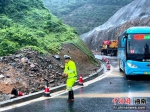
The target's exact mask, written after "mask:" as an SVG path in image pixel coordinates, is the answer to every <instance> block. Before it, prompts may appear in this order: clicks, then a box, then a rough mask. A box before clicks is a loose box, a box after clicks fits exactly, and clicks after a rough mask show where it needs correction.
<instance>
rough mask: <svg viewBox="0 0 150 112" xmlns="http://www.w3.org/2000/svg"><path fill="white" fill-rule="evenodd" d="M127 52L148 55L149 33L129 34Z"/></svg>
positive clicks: (149, 52) (149, 53)
mask: <svg viewBox="0 0 150 112" xmlns="http://www.w3.org/2000/svg"><path fill="white" fill-rule="evenodd" d="M127 54H128V55H130V54H139V55H150V34H129V35H128V39H127Z"/></svg>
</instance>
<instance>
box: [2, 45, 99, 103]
mask: <svg viewBox="0 0 150 112" xmlns="http://www.w3.org/2000/svg"><path fill="white" fill-rule="evenodd" d="M62 47H63V48H62V50H61V51H60V54H59V56H60V57H59V59H58V56H57V57H56V55H55V54H54V55H52V56H50V55H41V54H39V53H37V52H36V51H33V50H31V49H24V50H22V51H18V52H17V53H16V54H13V55H10V56H3V57H0V101H4V100H7V99H8V96H7V95H6V96H5V94H9V93H10V92H11V90H12V88H14V87H16V88H17V90H19V91H21V92H23V93H27V94H30V93H32V92H36V91H41V90H44V87H45V85H46V81H45V79H46V80H48V84H49V87H50V88H51V87H54V86H59V85H62V84H65V83H66V78H62V76H61V74H62V72H63V69H64V58H63V56H64V54H67V55H70V56H71V58H72V60H74V61H75V63H76V66H77V72H78V74H83V76H87V75H89V74H90V73H92V72H93V71H94V70H95V69H98V68H99V67H97V66H96V65H93V64H92V63H91V62H90V61H89V59H88V57H87V55H85V54H84V53H83V52H82V51H80V50H79V49H78V48H76V47H75V46H73V45H71V44H65V45H63V46H62ZM68 51H69V52H68Z"/></svg>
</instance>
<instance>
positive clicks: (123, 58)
mask: <svg viewBox="0 0 150 112" xmlns="http://www.w3.org/2000/svg"><path fill="white" fill-rule="evenodd" d="M117 57H118V64H119V70H120V71H123V72H124V73H125V74H126V77H128V76H130V75H150V27H130V28H128V29H127V30H125V31H124V32H123V33H122V34H121V35H120V36H119V37H118V55H117Z"/></svg>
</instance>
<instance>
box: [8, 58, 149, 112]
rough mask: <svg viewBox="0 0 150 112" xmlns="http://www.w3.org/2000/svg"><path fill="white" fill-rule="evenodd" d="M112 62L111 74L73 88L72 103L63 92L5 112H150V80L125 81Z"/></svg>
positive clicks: (114, 61)
mask: <svg viewBox="0 0 150 112" xmlns="http://www.w3.org/2000/svg"><path fill="white" fill-rule="evenodd" d="M110 61H111V65H112V66H111V70H110V71H106V72H105V74H103V75H101V76H99V77H97V78H95V79H94V80H91V81H89V82H86V83H84V87H79V86H75V87H74V89H75V90H74V94H75V101H74V102H72V103H67V102H66V100H67V92H66V91H65V90H64V91H61V92H58V93H57V94H56V93H55V94H53V95H51V96H52V97H51V98H39V99H37V100H34V101H30V102H26V103H23V104H20V105H14V106H12V107H11V108H12V109H11V110H6V111H5V112H150V81H149V80H126V78H125V77H124V74H123V73H120V72H119V70H118V66H117V61H116V59H115V58H113V59H111V60H110ZM105 70H106V69H105ZM60 94H61V95H60ZM143 100H144V101H146V102H142V101H143ZM135 103H139V104H135ZM141 103H143V104H141Z"/></svg>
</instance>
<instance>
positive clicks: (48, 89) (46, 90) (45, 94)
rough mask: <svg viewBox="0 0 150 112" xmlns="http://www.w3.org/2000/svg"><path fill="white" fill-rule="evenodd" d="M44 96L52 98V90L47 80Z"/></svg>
mask: <svg viewBox="0 0 150 112" xmlns="http://www.w3.org/2000/svg"><path fill="white" fill-rule="evenodd" d="M44 96H47V97H49V96H50V88H49V87H48V81H47V80H46V86H45V89H44Z"/></svg>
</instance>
